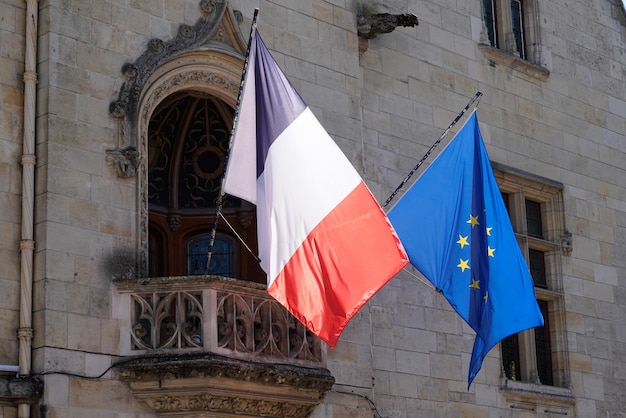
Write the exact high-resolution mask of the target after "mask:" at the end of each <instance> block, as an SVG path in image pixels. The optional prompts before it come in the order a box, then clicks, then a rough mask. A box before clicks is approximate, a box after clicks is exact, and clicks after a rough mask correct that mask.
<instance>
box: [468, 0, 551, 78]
mask: <svg viewBox="0 0 626 418" xmlns="http://www.w3.org/2000/svg"><path fill="white" fill-rule="evenodd" d="M512 1H513V0H482V1H481V19H482V21H483V29H482V32H481V34H480V43H479V48H480V50H481V51H482V52H483V54H484V55H485V57H486V58H487V59H488V60H489V63H490V64H491V65H492V66H495V65H496V64H500V65H505V66H507V67H510V68H513V69H515V70H518V71H520V72H522V73H524V74H526V75H528V76H531V77H533V78H537V79H539V80H544V81H545V80H546V79H547V78H548V76H549V75H550V71H549V69H548V67H550V66H551V63H550V61H551V58H550V54H549V51H548V50H547V49H546V48H545V47H543V46H542V45H541V30H540V29H541V26H540V17H541V13H540V3H539V1H538V0H519V1H520V2H521V3H522V6H521V7H522V25H523V27H522V37H523V39H524V41H523V48H524V51H525V52H524V57H523V58H522V57H521V56H520V53H519V52H518V51H517V48H516V41H515V36H514V34H513V25H512V17H511V2H512ZM515 1H518V0H515ZM487 2H488V3H489V4H493V5H494V9H495V16H494V19H493V21H494V23H493V36H494V39H493V40H492V39H490V37H489V30H488V28H487V25H488V22H487V21H486V19H485V12H484V10H485V8H486V7H488V4H487Z"/></svg>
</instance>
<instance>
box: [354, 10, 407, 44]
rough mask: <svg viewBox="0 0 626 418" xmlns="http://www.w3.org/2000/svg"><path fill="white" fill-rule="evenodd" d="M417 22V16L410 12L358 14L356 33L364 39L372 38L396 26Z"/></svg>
mask: <svg viewBox="0 0 626 418" xmlns="http://www.w3.org/2000/svg"><path fill="white" fill-rule="evenodd" d="M418 24H419V21H418V19H417V16H415V15H414V14H412V13H404V14H396V15H393V14H390V13H378V14H367V15H359V16H358V18H357V30H358V34H359V36H360V37H361V38H365V39H373V38H375V37H376V36H378V35H380V34H383V33H389V32H393V30H394V29H395V28H397V27H398V26H404V27H414V26H417V25H418Z"/></svg>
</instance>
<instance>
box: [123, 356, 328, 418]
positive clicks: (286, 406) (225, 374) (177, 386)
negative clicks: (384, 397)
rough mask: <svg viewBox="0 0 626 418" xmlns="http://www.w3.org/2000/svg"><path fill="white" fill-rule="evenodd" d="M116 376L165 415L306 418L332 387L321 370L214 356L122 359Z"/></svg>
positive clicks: (326, 371)
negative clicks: (208, 414) (210, 414)
mask: <svg viewBox="0 0 626 418" xmlns="http://www.w3.org/2000/svg"><path fill="white" fill-rule="evenodd" d="M117 371H118V373H119V374H120V376H121V377H122V379H124V380H126V381H128V382H129V384H130V387H131V390H132V392H133V395H134V396H135V397H136V398H137V399H138V400H140V401H142V402H144V403H145V404H146V405H147V406H149V407H150V408H151V409H152V410H153V411H154V412H155V413H157V414H163V413H167V415H168V416H185V417H189V416H196V415H198V416H200V414H202V413H204V414H206V413H207V412H211V413H214V414H219V416H224V417H227V416H233V417H234V416H241V415H244V416H267V417H307V416H309V415H310V414H311V413H312V412H313V409H314V408H315V406H316V405H317V404H318V403H319V402H320V401H321V400H322V399H323V397H324V395H325V394H326V392H327V391H328V390H330V388H331V387H332V385H333V384H334V378H333V377H332V376H331V375H330V373H329V372H328V370H326V369H323V368H310V367H299V366H294V365H288V364H273V363H265V364H264V363H259V362H256V361H255V362H252V361H248V360H243V359H236V358H227V357H223V356H219V355H215V354H187V355H169V356H164V355H154V356H142V357H137V358H128V359H126V361H125V362H124V363H122V364H121V365H120V366H119V367H118V368H117Z"/></svg>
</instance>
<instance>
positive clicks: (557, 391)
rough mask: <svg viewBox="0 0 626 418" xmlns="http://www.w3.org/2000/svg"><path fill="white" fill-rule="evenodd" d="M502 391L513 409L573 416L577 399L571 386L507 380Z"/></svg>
mask: <svg viewBox="0 0 626 418" xmlns="http://www.w3.org/2000/svg"><path fill="white" fill-rule="evenodd" d="M500 392H501V393H502V395H503V396H504V398H505V399H506V401H507V405H508V407H509V408H511V409H515V410H521V411H528V412H535V413H537V414H540V415H541V414H554V415H563V416H573V415H574V406H575V404H576V399H575V398H574V396H573V395H572V391H571V389H569V388H561V387H556V386H547V385H540V384H534V383H528V382H517V381H514V380H506V382H505V384H504V386H502V387H501V388H500Z"/></svg>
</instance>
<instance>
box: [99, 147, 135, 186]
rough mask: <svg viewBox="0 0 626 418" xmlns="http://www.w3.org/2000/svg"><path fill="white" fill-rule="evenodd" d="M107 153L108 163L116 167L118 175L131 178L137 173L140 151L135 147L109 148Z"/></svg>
mask: <svg viewBox="0 0 626 418" xmlns="http://www.w3.org/2000/svg"><path fill="white" fill-rule="evenodd" d="M106 153H107V156H106V161H107V163H108V165H109V166H110V167H113V168H115V170H116V171H117V175H118V176H120V177H122V178H130V177H133V176H134V175H135V173H136V172H137V168H138V167H139V153H138V152H137V149H136V148H135V147H126V148H124V149H119V148H117V149H112V150H107V151H106Z"/></svg>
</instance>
